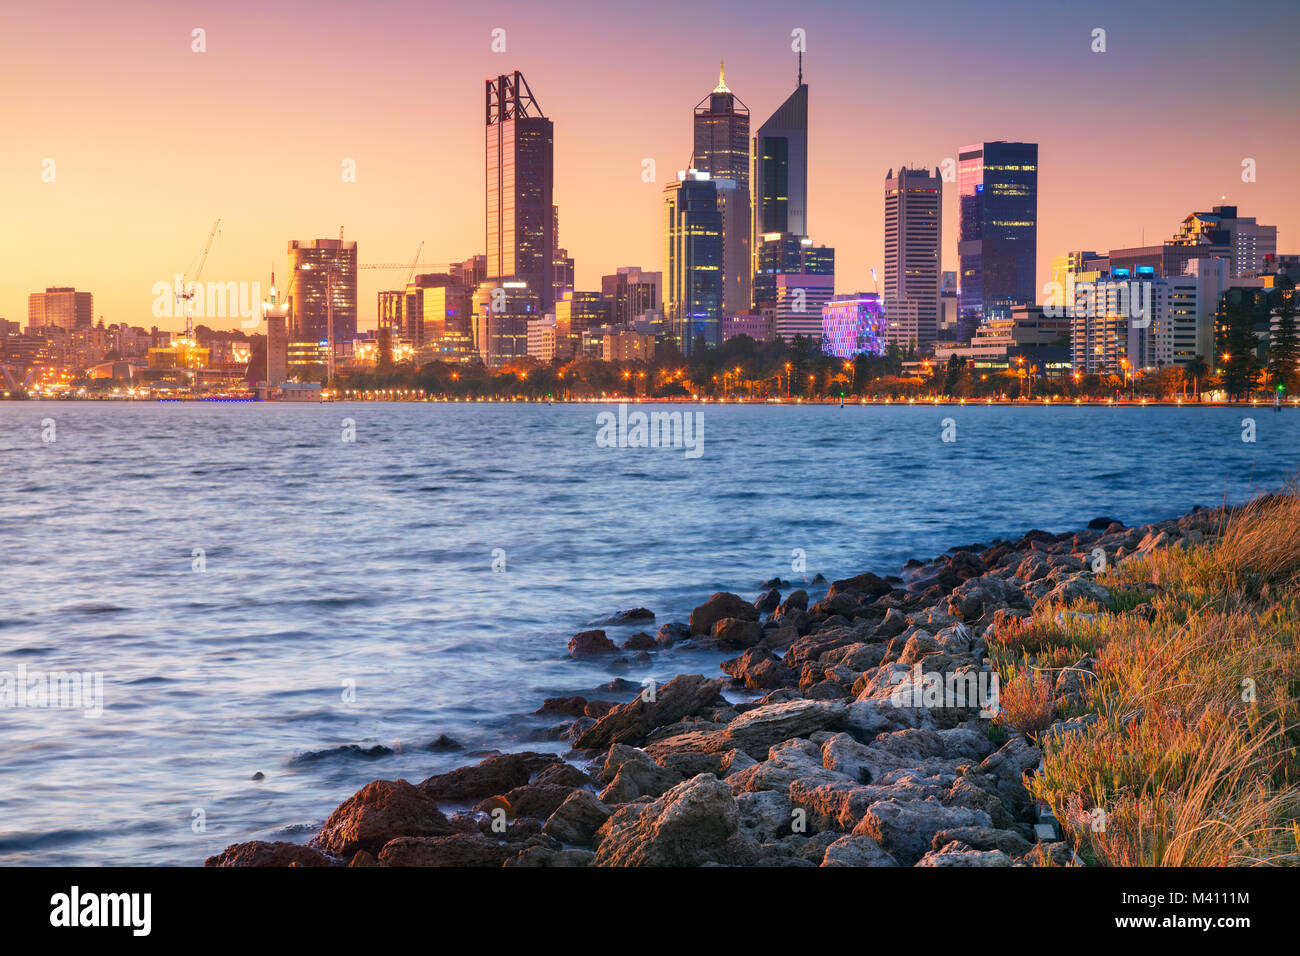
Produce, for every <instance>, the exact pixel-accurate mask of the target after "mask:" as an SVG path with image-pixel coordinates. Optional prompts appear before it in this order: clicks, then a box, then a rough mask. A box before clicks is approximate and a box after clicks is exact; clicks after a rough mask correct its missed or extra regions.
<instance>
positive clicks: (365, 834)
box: [311, 780, 453, 856]
mask: <svg viewBox="0 0 1300 956" xmlns="http://www.w3.org/2000/svg"><path fill="white" fill-rule="evenodd" d="M452 831H453V828H452V825H451V823H450V822H449V821H448V820H447V818H446V817H445V816H443V815H442V813H441V812H440V811H439V810H438V805H437V804H436V803H435V802H434V800H433V798H432V796H431V795H430V794H429V793H428V792H427V791H423V790H421V789H420V788H417V787H414V786H412V785H411V784H409V783H407V782H406V781H405V780H372V781H371V782H370V783H368V784H366V785H365V786H364V787H362V788H361V789H360V790H358V791H357V792H356V793H354V794H353V795H352V796H351V797H349V798H348V799H347V800H345V801H344V802H343V803H342V804H340V805H339V807H338V809H336V810H335V811H334V812H333V813H331V814H330V816H329V819H328V820H326V821H325V825H324V826H322V827H321V829H320V832H319V833H317V834H316V836H314V837H313V838H312V840H311V845H312V846H315V847H318V848H320V849H322V850H325V851H326V852H329V853H334V854H336V855H338V856H351V855H352V854H354V853H356V851H357V850H366V851H368V852H370V853H378V852H379V850H380V849H381V848H382V847H383V846H384V844H386V843H388V842H389V841H390V840H392V839H393V838H395V837H425V836H439V835H443V834H448V833H451V832H452Z"/></svg>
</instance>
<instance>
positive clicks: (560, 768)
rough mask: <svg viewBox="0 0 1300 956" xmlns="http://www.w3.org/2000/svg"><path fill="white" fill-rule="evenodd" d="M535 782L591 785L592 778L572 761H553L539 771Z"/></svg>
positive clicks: (565, 785) (570, 785)
mask: <svg viewBox="0 0 1300 956" xmlns="http://www.w3.org/2000/svg"><path fill="white" fill-rule="evenodd" d="M533 783H535V784H550V785H552V786H557V787H570V788H572V787H589V786H591V784H592V779H591V777H589V776H587V775H586V774H585V773H583V772H582V771H581V770H579V769H578V768H577V767H575V766H574V765H573V764H571V763H553V764H551V765H550V766H549V767H547V768H546V769H545V770H543V771H542V772H541V773H539V774H538V775H537V776H536V778H534V780H533Z"/></svg>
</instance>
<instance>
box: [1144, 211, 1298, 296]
mask: <svg viewBox="0 0 1300 956" xmlns="http://www.w3.org/2000/svg"><path fill="white" fill-rule="evenodd" d="M1170 241H1171V242H1172V243H1173V244H1174V245H1177V246H1193V247H1197V246H1200V247H1204V246H1214V247H1224V246H1226V247H1227V259H1228V275H1229V276H1230V277H1234V278H1235V277H1240V276H1251V275H1258V274H1259V272H1260V270H1261V268H1262V267H1263V264H1264V262H1265V260H1266V258H1267V257H1268V256H1275V255H1277V226H1264V225H1260V224H1259V223H1258V222H1256V221H1255V217H1254V216H1250V217H1246V216H1238V215H1237V207H1236V206H1214V207H1213V208H1212V209H1211V210H1210V211H1209V212H1194V213H1191V214H1190V215H1188V216H1187V217H1186V218H1185V219H1184V220H1183V222H1182V226H1181V227H1180V228H1179V230H1178V233H1177V234H1176V235H1175V236H1174V237H1173V239H1171V240H1170ZM1200 258H1204V257H1200Z"/></svg>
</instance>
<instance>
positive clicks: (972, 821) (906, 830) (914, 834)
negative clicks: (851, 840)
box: [853, 798, 993, 866]
mask: <svg viewBox="0 0 1300 956" xmlns="http://www.w3.org/2000/svg"><path fill="white" fill-rule="evenodd" d="M956 827H985V828H988V829H992V827H993V821H992V820H991V819H989V815H988V814H987V813H985V812H984V811H982V810H972V809H970V808H968V807H946V806H944V805H943V804H942V803H940V802H939V801H938V800H935V799H933V798H932V799H927V800H906V801H899V800H880V801H877V802H876V803H873V804H872V805H871V806H870V807H868V808H867V811H866V813H865V814H863V816H862V820H861V821H860V822H859V823H858V825H857V827H856V828H855V829H854V831H853V832H854V833H855V834H865V835H866V836H869V837H871V838H872V839H874V840H875V841H876V842H877V843H879V844H880V845H881V846H883V847H884V848H885V849H886V850H888V851H889V853H890V854H891V855H892V856H893V857H894V858H895V859H896V860H898V862H899V863H901V864H903V865H904V866H912V865H914V864H915V863H916V862H917V861H918V860H920V859H921V857H923V856H925V854H926V853H927V852H929V850H930V843H931V841H932V840H933V839H934V835H935V834H936V833H938V832H939V831H940V830H951V829H954V828H956Z"/></svg>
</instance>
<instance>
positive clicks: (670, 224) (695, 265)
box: [664, 169, 722, 355]
mask: <svg viewBox="0 0 1300 956" xmlns="http://www.w3.org/2000/svg"><path fill="white" fill-rule="evenodd" d="M721 312H722V213H721V211H720V210H719V207H718V190H717V185H716V184H715V183H714V181H713V179H712V178H711V177H710V176H709V174H708V173H704V172H700V171H699V170H695V169H689V170H683V171H682V172H680V173H678V178H677V182H674V183H669V184H668V185H667V186H666V187H664V318H665V320H666V321H667V323H668V327H669V329H670V330H671V334H672V335H673V337H674V338H675V339H676V340H677V345H678V347H679V348H680V349H681V351H682V354H683V355H690V354H691V352H692V351H693V350H694V349H695V346H696V342H697V340H698V339H703V340H704V344H705V345H706V346H716V345H718V344H719V338H718V331H719V319H720V318H721Z"/></svg>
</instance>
